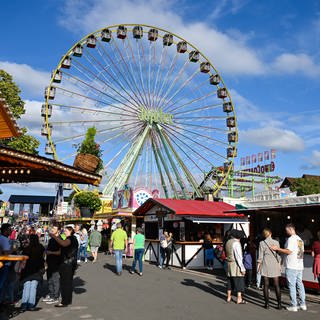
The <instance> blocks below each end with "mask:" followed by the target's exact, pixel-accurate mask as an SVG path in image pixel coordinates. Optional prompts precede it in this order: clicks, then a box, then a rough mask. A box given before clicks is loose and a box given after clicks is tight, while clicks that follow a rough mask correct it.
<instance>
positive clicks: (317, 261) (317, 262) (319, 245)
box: [311, 231, 320, 286]
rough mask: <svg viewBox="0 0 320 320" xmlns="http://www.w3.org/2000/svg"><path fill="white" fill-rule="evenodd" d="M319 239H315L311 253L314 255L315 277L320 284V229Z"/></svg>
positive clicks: (319, 232)
mask: <svg viewBox="0 0 320 320" xmlns="http://www.w3.org/2000/svg"><path fill="white" fill-rule="evenodd" d="M317 238H318V240H316V241H314V242H313V244H312V248H311V255H312V256H313V258H314V260H313V275H314V279H318V282H319V286H320V231H318V232H317Z"/></svg>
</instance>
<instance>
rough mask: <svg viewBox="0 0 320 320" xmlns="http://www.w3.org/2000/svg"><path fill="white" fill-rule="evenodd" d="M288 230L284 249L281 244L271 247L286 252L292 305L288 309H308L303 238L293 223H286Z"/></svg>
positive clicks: (287, 277) (287, 275)
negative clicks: (304, 275) (304, 283)
mask: <svg viewBox="0 0 320 320" xmlns="http://www.w3.org/2000/svg"><path fill="white" fill-rule="evenodd" d="M286 232H287V234H288V236H289V238H288V239H287V242H286V244H285V248H284V249H282V248H280V247H279V246H276V245H273V246H271V249H272V250H274V251H277V252H279V253H282V254H285V255H286V257H285V266H286V279H287V282H288V287H289V291H290V300H291V305H290V306H289V307H287V310H288V311H293V312H297V311H298V309H300V310H303V311H306V310H307V306H306V300H305V296H306V295H305V290H304V285H303V282H302V274H303V269H304V266H303V255H304V243H303V240H302V239H301V238H300V237H299V236H298V235H297V234H296V229H295V226H294V225H293V224H292V223H289V224H287V225H286ZM297 290H298V294H299V300H300V301H299V304H298V302H297Z"/></svg>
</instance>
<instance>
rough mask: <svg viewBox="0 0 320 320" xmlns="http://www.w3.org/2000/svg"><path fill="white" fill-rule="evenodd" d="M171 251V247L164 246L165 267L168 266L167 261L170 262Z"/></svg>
mask: <svg viewBox="0 0 320 320" xmlns="http://www.w3.org/2000/svg"><path fill="white" fill-rule="evenodd" d="M171 252H172V250H171V248H169V247H166V248H165V253H166V268H168V267H169V262H170V259H171Z"/></svg>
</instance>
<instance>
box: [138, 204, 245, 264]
mask: <svg viewBox="0 0 320 320" xmlns="http://www.w3.org/2000/svg"><path fill="white" fill-rule="evenodd" d="M230 210H234V206H231V205H229V204H227V203H224V202H212V201H202V200H175V199H152V198H151V199H148V200H147V201H146V202H145V203H144V204H142V205H141V206H140V207H139V208H138V209H137V210H135V211H134V213H133V215H134V216H135V217H136V219H137V222H136V223H137V226H140V227H142V228H143V229H144V232H145V236H146V246H145V260H146V261H149V262H154V263H159V256H160V242H159V236H160V235H161V234H162V232H163V231H164V230H167V231H168V232H172V234H173V239H174V244H173V250H172V256H171V260H170V264H171V266H175V267H179V268H189V269H203V267H204V262H205V261H204V260H205V257H204V250H203V236H204V234H205V233H210V234H212V236H213V239H214V246H215V245H218V244H221V243H222V240H223V236H224V233H225V232H226V231H227V230H229V229H231V228H236V229H239V230H243V231H245V232H246V233H247V232H248V221H247V218H246V217H245V216H243V215H241V214H240V215H239V214H236V213H225V211H230ZM215 267H216V268H222V265H221V264H220V263H219V262H218V261H215Z"/></svg>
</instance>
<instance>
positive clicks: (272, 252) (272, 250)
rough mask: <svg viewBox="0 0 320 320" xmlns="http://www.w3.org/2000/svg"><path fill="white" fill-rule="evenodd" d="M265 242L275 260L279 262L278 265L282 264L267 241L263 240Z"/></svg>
mask: <svg viewBox="0 0 320 320" xmlns="http://www.w3.org/2000/svg"><path fill="white" fill-rule="evenodd" d="M263 242H264V243H265V244H266V246H267V247H268V249H269V250H270V251H271V253H272V255H273V256H274V258H275V259H276V260H277V262H278V263H280V261H279V259H278V255H277V254H276V253H275V252H274V251H273V250H272V249H271V248H270V247H269V245H268V244H267V242H266V240H263Z"/></svg>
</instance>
